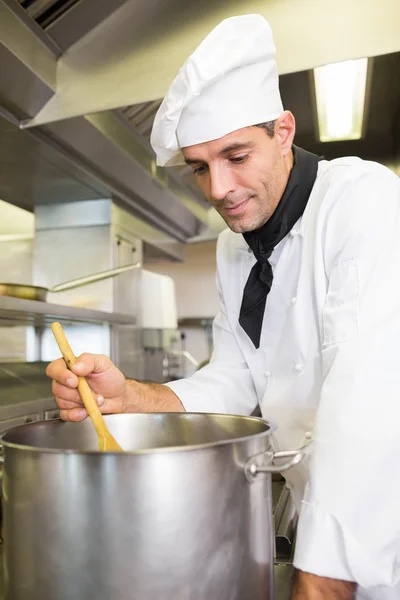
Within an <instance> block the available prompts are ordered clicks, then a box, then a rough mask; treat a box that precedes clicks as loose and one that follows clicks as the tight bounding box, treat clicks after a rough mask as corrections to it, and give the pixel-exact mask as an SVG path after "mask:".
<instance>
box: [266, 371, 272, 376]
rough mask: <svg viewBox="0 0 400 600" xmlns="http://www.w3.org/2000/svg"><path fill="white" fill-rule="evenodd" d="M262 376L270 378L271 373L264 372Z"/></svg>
mask: <svg viewBox="0 0 400 600" xmlns="http://www.w3.org/2000/svg"><path fill="white" fill-rule="evenodd" d="M264 375H265V377H271V375H272V373H271V371H268V370H267V371H265V373H264Z"/></svg>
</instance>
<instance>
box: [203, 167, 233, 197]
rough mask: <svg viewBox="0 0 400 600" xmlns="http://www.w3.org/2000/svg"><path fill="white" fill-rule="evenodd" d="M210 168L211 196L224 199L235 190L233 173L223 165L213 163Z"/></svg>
mask: <svg viewBox="0 0 400 600" xmlns="http://www.w3.org/2000/svg"><path fill="white" fill-rule="evenodd" d="M209 169H210V196H211V198H212V199H213V200H223V199H224V198H226V197H227V196H228V194H230V193H232V192H234V190H235V182H234V180H233V177H232V173H230V171H229V169H226V168H224V167H223V166H221V165H213V166H210V167H209Z"/></svg>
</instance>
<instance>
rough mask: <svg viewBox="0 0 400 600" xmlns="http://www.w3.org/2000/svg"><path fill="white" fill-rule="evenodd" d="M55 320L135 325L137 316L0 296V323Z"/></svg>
mask: <svg viewBox="0 0 400 600" xmlns="http://www.w3.org/2000/svg"><path fill="white" fill-rule="evenodd" d="M54 320H58V321H62V322H67V323H74V322H80V323H110V324H114V323H115V324H120V325H135V317H134V316H132V315H127V314H119V313H112V312H106V311H101V310H90V309H87V308H75V307H73V306H63V305H61V304H53V303H49V302H38V301H35V300H23V299H21V298H12V297H9V296H0V323H7V322H9V323H16V322H18V323H25V324H26V323H31V324H37V325H43V324H46V323H50V322H52V321H54Z"/></svg>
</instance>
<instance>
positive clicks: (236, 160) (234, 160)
mask: <svg viewBox="0 0 400 600" xmlns="http://www.w3.org/2000/svg"><path fill="white" fill-rule="evenodd" d="M248 158H249V155H248V154H242V155H241V156H231V158H230V159H229V162H231V163H234V164H235V165H241V164H243V163H244V162H246V160H247V159H248Z"/></svg>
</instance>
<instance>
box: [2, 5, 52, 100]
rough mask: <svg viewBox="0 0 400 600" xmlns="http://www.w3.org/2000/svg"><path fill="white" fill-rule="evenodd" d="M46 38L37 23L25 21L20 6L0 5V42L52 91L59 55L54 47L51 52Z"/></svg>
mask: <svg viewBox="0 0 400 600" xmlns="http://www.w3.org/2000/svg"><path fill="white" fill-rule="evenodd" d="M11 6H12V8H11ZM20 13H22V19H21V15H20ZM43 37H44V36H43V32H42V31H41V30H40V27H38V26H37V25H36V23H33V22H31V23H29V22H28V21H26V20H25V19H24V11H21V9H20V8H19V6H18V4H16V3H15V4H12V3H9V2H4V0H2V1H1V2H0V43H1V44H2V45H3V46H5V47H6V48H7V49H8V50H9V51H10V52H11V53H12V54H14V56H16V57H17V58H18V59H19V60H20V61H21V62H22V63H23V64H24V65H25V66H26V67H27V68H28V69H29V70H30V71H32V73H34V74H35V75H36V76H37V77H38V78H39V79H40V80H41V81H42V82H43V83H45V84H46V85H47V86H48V87H49V88H50V89H55V88H56V83H57V81H56V70H57V58H58V56H57V54H56V53H55V51H54V50H55V49H54V45H53V48H51V49H50V47H49V46H50V44H49V42H44V40H43Z"/></svg>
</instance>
